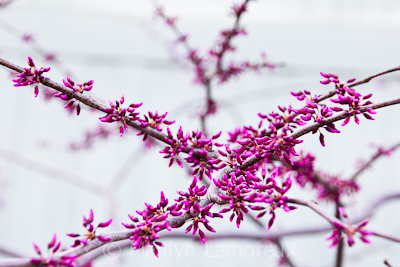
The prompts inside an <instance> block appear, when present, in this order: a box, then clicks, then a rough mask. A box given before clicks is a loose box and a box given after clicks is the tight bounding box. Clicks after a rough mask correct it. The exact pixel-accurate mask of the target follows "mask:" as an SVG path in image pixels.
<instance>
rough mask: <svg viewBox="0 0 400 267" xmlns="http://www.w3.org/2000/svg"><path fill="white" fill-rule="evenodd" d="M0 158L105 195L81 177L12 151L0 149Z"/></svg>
mask: <svg viewBox="0 0 400 267" xmlns="http://www.w3.org/2000/svg"><path fill="white" fill-rule="evenodd" d="M0 158H2V159H3V160H6V161H8V162H11V163H15V164H18V165H19V166H21V167H24V168H26V169H28V170H32V171H35V172H37V173H40V174H43V175H46V176H48V177H51V178H55V179H60V180H63V181H66V182H68V183H71V184H74V185H77V186H79V187H81V188H84V189H86V190H88V191H91V192H94V193H96V194H105V193H106V191H107V190H106V189H105V188H103V187H102V186H99V185H97V184H95V183H92V182H91V181H89V180H86V179H85V178H83V177H81V176H78V175H76V174H73V173H71V172H68V171H65V170H60V169H57V168H54V167H50V166H47V165H45V164H42V163H40V162H38V161H35V160H31V159H28V158H27V157H24V156H22V155H19V154H18V153H15V152H13V151H9V150H5V149H2V148H0Z"/></svg>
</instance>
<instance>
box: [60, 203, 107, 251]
mask: <svg viewBox="0 0 400 267" xmlns="http://www.w3.org/2000/svg"><path fill="white" fill-rule="evenodd" d="M93 218H94V217H93V211H92V210H90V213H89V216H88V217H87V218H86V217H85V216H83V224H82V225H83V227H85V228H86V233H85V234H83V235H82V237H83V238H82V239H76V240H75V242H74V244H73V245H71V247H76V246H79V245H80V244H84V245H86V243H87V242H88V241H89V240H93V239H96V238H97V239H98V240H100V241H102V242H108V241H110V240H111V238H109V237H104V236H101V235H96V230H97V228H104V227H108V226H109V225H110V224H111V222H112V219H110V220H108V221H106V222H102V223H99V224H98V225H97V227H96V228H94V227H93V224H92V223H93ZM67 236H70V237H74V238H75V237H79V236H81V235H80V234H74V233H70V234H67Z"/></svg>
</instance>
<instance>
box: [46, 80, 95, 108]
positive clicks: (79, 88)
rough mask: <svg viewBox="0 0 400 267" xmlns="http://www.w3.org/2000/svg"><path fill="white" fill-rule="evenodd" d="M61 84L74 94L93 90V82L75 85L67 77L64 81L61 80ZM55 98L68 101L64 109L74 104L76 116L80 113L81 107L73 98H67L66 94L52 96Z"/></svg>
mask: <svg viewBox="0 0 400 267" xmlns="http://www.w3.org/2000/svg"><path fill="white" fill-rule="evenodd" d="M63 83H64V85H65V86H66V87H68V88H71V89H73V90H74V91H75V92H78V93H81V94H82V93H83V91H90V90H92V88H93V80H90V81H88V82H85V83H83V84H82V83H78V84H75V82H74V81H72V80H71V79H70V78H68V77H67V79H66V80H63ZM54 96H55V97H59V98H61V99H62V100H64V101H68V100H69V101H68V103H67V104H66V105H65V107H64V108H69V107H72V106H73V104H74V103H76V115H79V114H80V113H81V107H80V106H79V104H80V101H79V100H76V99H75V98H71V97H70V96H68V95H67V94H63V93H56V94H55V95H54Z"/></svg>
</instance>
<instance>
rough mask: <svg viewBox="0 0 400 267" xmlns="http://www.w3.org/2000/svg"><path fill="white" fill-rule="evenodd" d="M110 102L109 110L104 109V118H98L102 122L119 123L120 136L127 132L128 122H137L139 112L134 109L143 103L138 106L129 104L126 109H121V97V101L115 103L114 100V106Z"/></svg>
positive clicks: (122, 100) (122, 98) (123, 100)
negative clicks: (120, 124)
mask: <svg viewBox="0 0 400 267" xmlns="http://www.w3.org/2000/svg"><path fill="white" fill-rule="evenodd" d="M109 102H110V107H111V108H106V109H105V110H104V111H105V112H106V113H107V115H105V116H104V117H100V118H99V119H100V120H101V121H102V122H114V121H120V122H121V123H122V126H120V128H119V133H120V136H122V135H123V134H124V130H125V131H128V125H127V122H128V121H135V120H139V117H137V115H139V112H135V108H138V107H140V106H141V105H142V104H143V103H139V104H130V105H129V107H128V108H122V107H121V105H122V104H123V103H124V102H125V98H124V96H123V95H122V96H121V100H120V101H117V100H115V104H114V103H113V102H111V101H109Z"/></svg>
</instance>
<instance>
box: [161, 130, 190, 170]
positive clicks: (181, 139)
mask: <svg viewBox="0 0 400 267" xmlns="http://www.w3.org/2000/svg"><path fill="white" fill-rule="evenodd" d="M167 133H168V138H165V141H166V142H167V143H168V144H169V146H166V147H165V148H164V149H163V150H161V151H160V153H162V154H165V156H164V158H171V159H170V161H169V165H168V167H171V165H172V164H173V163H174V161H175V160H176V162H177V163H178V165H179V166H180V167H181V168H183V164H182V162H181V161H180V160H179V158H178V155H179V153H180V152H182V150H184V149H185V147H186V146H187V145H188V140H189V138H190V136H189V135H188V134H187V135H183V131H182V126H181V127H179V130H178V133H177V134H176V139H175V138H174V136H173V135H172V133H171V131H170V129H169V128H167Z"/></svg>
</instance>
